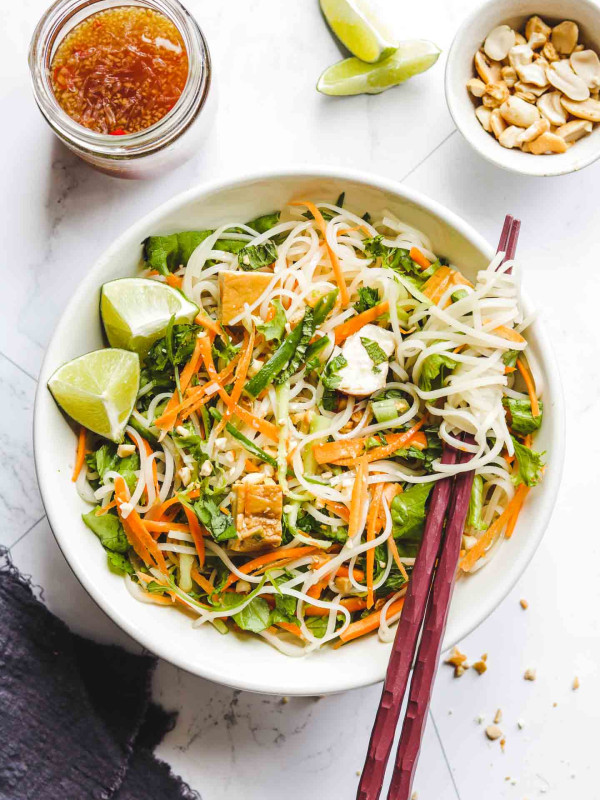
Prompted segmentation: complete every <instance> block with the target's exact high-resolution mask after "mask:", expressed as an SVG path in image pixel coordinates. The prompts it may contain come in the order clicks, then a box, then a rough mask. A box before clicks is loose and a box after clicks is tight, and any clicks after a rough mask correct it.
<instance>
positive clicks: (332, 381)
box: [321, 353, 348, 389]
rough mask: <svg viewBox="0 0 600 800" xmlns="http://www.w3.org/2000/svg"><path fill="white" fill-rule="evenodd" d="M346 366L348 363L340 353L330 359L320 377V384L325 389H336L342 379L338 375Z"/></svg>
mask: <svg viewBox="0 0 600 800" xmlns="http://www.w3.org/2000/svg"><path fill="white" fill-rule="evenodd" d="M347 366H348V362H347V360H346V358H345V357H344V356H343V355H342V354H341V353H339V354H338V355H337V356H335V357H334V358H332V359H330V361H328V362H327V364H326V366H325V369H324V370H323V374H322V375H321V383H322V384H323V386H324V387H325V388H326V389H337V387H338V386H339V385H340V383H341V382H342V378H341V376H340V375H339V374H338V373H339V372H340V370H342V369H344V367H347Z"/></svg>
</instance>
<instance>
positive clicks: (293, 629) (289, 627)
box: [275, 622, 304, 639]
mask: <svg viewBox="0 0 600 800" xmlns="http://www.w3.org/2000/svg"><path fill="white" fill-rule="evenodd" d="M275 625H277V627H278V628H281V629H282V630H284V631H287V632H288V633H293V634H294V636H297V637H298V638H299V639H304V636H303V635H302V631H301V630H300V627H299V626H298V625H295V624H294V623H293V622H276V623H275Z"/></svg>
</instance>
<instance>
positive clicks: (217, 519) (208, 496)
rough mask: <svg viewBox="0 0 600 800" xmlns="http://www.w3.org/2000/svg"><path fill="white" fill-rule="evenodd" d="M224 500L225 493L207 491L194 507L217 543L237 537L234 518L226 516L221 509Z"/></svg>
mask: <svg viewBox="0 0 600 800" xmlns="http://www.w3.org/2000/svg"><path fill="white" fill-rule="evenodd" d="M224 498H225V494H224V493H218V492H213V493H211V492H208V491H207V492H205V493H204V495H203V496H202V497H201V498H200V500H197V501H196V502H195V503H194V504H193V506H192V507H193V509H194V511H195V512H196V516H197V517H198V519H199V520H200V522H201V523H202V524H203V525H204V527H205V528H206V529H207V530H208V531H209V532H210V534H211V536H212V538H213V539H214V540H215V542H225V541H227V540H229V539H235V538H236V537H237V532H236V530H235V525H234V524H233V518H232V517H231V515H230V514H224V513H223V512H222V511H221V509H220V507H219V506H220V504H221V503H222V502H223V499H224Z"/></svg>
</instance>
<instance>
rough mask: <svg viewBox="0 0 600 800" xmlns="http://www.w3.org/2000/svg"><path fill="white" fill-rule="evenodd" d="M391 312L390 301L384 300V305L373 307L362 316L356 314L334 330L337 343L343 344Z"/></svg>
mask: <svg viewBox="0 0 600 800" xmlns="http://www.w3.org/2000/svg"><path fill="white" fill-rule="evenodd" d="M389 310H390V304H389V301H388V300H384V301H383V302H382V303H378V304H377V305H376V306H373V308H368V309H367V310H366V311H363V312H362V314H356V316H354V317H350V319H347V320H346V322H342V324H341V325H338V326H337V328H335V329H334V333H335V343H336V344H341V342H343V341H344V340H345V339H347V338H348V337H349V336H352V334H353V333H357V331H359V330H360V329H361V328H364V326H365V325H368V324H369V323H370V322H375V320H376V319H377V318H378V317H381V316H382V315H383V314H387V312H388V311H389Z"/></svg>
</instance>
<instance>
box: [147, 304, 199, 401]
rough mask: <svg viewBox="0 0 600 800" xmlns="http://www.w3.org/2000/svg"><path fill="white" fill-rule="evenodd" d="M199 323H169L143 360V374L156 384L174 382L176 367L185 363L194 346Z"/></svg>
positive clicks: (162, 384)
mask: <svg viewBox="0 0 600 800" xmlns="http://www.w3.org/2000/svg"><path fill="white" fill-rule="evenodd" d="M201 331H202V328H201V327H200V325H193V324H189V323H186V322H184V323H181V324H179V325H175V324H173V318H171V324H170V325H169V328H168V329H167V333H166V334H165V336H163V337H162V339H157V341H156V342H154V344H153V345H152V347H151V348H150V351H149V352H148V355H147V356H146V358H145V360H144V370H143V375H144V377H145V378H146V380H148V381H153V382H154V383H155V384H156V385H158V386H165V387H172V386H173V384H174V383H175V374H176V369H177V368H178V367H180V366H181V365H182V364H185V363H187V362H188V361H189V360H190V358H191V355H192V353H193V352H194V348H195V346H196V339H197V336H198V334H199V333H200V332H201Z"/></svg>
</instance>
